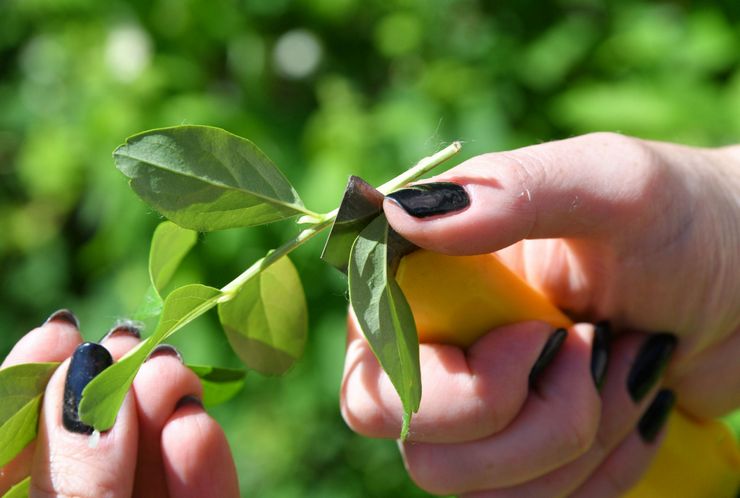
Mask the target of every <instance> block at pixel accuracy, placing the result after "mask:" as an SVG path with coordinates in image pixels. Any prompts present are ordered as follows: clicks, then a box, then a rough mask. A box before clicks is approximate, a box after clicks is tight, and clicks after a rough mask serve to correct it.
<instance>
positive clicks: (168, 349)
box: [146, 344, 185, 363]
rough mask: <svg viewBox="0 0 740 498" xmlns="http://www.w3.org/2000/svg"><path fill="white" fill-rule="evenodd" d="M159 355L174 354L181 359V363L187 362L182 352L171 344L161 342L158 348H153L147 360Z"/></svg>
mask: <svg viewBox="0 0 740 498" xmlns="http://www.w3.org/2000/svg"><path fill="white" fill-rule="evenodd" d="M157 356H173V357H175V358H177V359H178V360H180V363H185V362H184V361H183V359H182V355H181V354H180V352H179V351H178V350H177V349H176V348H175V346H172V345H170V344H159V345H158V346H157V347H156V348H154V349H152V352H151V353H149V356H147V358H146V361H149V360H151V359H152V358H156V357H157Z"/></svg>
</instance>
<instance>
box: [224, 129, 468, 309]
mask: <svg viewBox="0 0 740 498" xmlns="http://www.w3.org/2000/svg"><path fill="white" fill-rule="evenodd" d="M461 148H462V144H461V143H460V142H457V141H455V142H452V143H451V144H450V145H448V146H447V147H445V148H444V149H442V150H440V151H439V152H436V153H435V154H433V155H431V156H429V157H425V158H424V159H422V160H421V161H419V162H418V163H416V165H415V166H413V167H411V168H409V169H408V170H406V171H404V172H403V173H402V174H400V175H398V176H397V177H395V178H393V179H392V180H390V181H387V182H386V183H384V184H383V185H381V186H380V187H378V190H379V191H380V192H381V193H382V194H384V195H385V194H388V193H390V192H393V191H394V190H396V189H397V188H399V187H402V186H404V185H406V184H407V183H409V182H412V181H414V180H416V179H417V178H419V177H421V176H422V175H424V174H425V173H427V172H429V171H430V170H432V169H434V168H436V167H437V166H439V165H440V164H442V163H443V162H445V161H446V160H448V159H449V158H451V157H452V156H454V155H455V154H457V153H458V152H459V151H460V149H461ZM338 212H339V208H337V209H334V210H333V211H329V212H328V213H324V214H321V215H318V216H316V217H314V220H315V223H316V224H315V225H313V226H312V227H310V228H306V229H305V230H302V231H301V232H300V233H299V234H298V235H296V236H295V237H294V238H293V239H291V240H289V241H288V242H286V243H285V244H283V245H281V246H280V247H278V248H277V249H274V250H272V251H270V252H268V253H267V254H266V255H265V256H264V257H263V258H260V259H258V260H257V261H255V263H254V264H253V265H252V266H250V267H249V268H247V269H246V270H244V272H243V273H242V274H241V275H239V276H238V277H236V278H235V279H234V280H232V281H231V282H229V283H228V284H226V285H225V286H224V287H222V288H221V292H223V296H221V298H219V300H218V302H219V303H223V302H226V301H230V300H231V299H233V297H234V296H235V295H236V293H237V291H238V290H239V289H240V288H241V286H242V285H244V284H245V283H247V282H248V281H249V280H250V279H251V278H253V277H255V276H256V275H258V274H259V273H260V272H261V271H262V270H264V269H265V268H267V267H268V266H270V265H271V264H273V263H274V262H276V261H277V260H278V259H280V258H282V257H283V256H285V255H286V254H288V253H289V252H291V251H293V250H294V249H296V248H298V247H299V246H301V245H302V244H303V243H304V242H307V241H308V240H310V239H311V238H313V237H314V236H315V235H317V234H319V232H321V231H323V230H324V229H326V228H329V227H330V226H331V225H332V223H334V220H335V219H336V217H337V213H338ZM304 219H305V220H306V221H309V222H310V218H304Z"/></svg>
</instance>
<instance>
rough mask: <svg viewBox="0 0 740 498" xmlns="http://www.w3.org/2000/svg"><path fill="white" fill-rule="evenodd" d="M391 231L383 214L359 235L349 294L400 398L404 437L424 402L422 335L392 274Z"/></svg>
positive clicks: (353, 252) (355, 245) (352, 259)
mask: <svg viewBox="0 0 740 498" xmlns="http://www.w3.org/2000/svg"><path fill="white" fill-rule="evenodd" d="M388 230H389V228H388V222H387V221H386V219H385V215H380V216H378V217H377V218H376V219H375V220H374V221H373V222H372V223H370V224H369V225H368V226H367V228H365V229H364V230H363V231H362V233H361V234H360V236H359V237H357V240H356V241H355V243H354V245H353V246H352V253H351V254H350V263H349V272H348V275H349V299H350V304H351V305H352V309H353V310H354V312H355V315H357V321H358V322H359V324H360V328H361V329H362V332H363V333H364V334H365V337H366V338H367V340H368V343H369V344H370V347H371V348H372V350H373V353H375V356H376V357H377V358H378V361H379V362H380V364H381V366H382V367H383V370H385V372H386V373H387V374H388V377H389V378H390V380H391V382H392V383H393V386H394V387H395V388H396V391H398V394H399V396H400V397H401V402H402V404H403V409H404V412H405V415H404V419H403V429H402V433H401V438H402V439H403V438H405V436H406V434H407V432H408V427H409V424H410V421H411V414H412V413H414V412H416V411H417V410H418V409H419V403H420V402H421V369H420V365H419V339H418V338H417V335H416V325H415V324H414V317H413V315H412V314H411V308H410V307H409V304H408V302H407V301H406V298H405V297H404V295H403V292H402V291H401V289H400V288H399V287H398V284H397V283H396V281H395V279H394V277H393V276H392V275H389V271H390V269H389V259H388V252H389V251H388Z"/></svg>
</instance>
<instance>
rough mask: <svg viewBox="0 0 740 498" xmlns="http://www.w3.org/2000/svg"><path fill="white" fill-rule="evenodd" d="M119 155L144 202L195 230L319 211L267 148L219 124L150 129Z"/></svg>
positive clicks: (132, 139) (121, 165) (121, 148)
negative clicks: (305, 199)
mask: <svg viewBox="0 0 740 498" xmlns="http://www.w3.org/2000/svg"><path fill="white" fill-rule="evenodd" d="M113 157H114V159H115V161H116V167H117V168H118V169H119V170H120V171H121V172H122V173H123V174H124V175H126V176H127V177H128V178H129V179H130V184H131V188H132V189H133V190H134V191H135V192H136V193H137V194H138V195H139V196H140V197H141V198H142V199H143V200H144V201H145V202H147V203H148V204H149V205H151V206H152V207H153V208H154V209H156V210H157V211H159V212H160V213H161V214H163V215H164V216H165V217H167V218H169V219H170V220H172V221H174V222H175V223H177V224H178V225H180V226H182V227H185V228H190V229H192V230H198V231H203V232H207V231H212V230H221V229H224V228H234V227H247V226H255V225H261V224H264V223H270V222H273V221H279V220H283V219H286V218H290V217H291V216H294V215H297V214H308V215H313V214H315V213H311V212H310V211H309V210H307V209H306V208H305V207H304V205H303V202H302V201H301V199H300V198H299V197H298V193H297V192H296V191H295V189H294V188H293V186H292V185H291V184H290V182H288V180H287V179H286V178H285V176H284V175H283V173H282V172H281V171H280V170H279V169H278V168H277V166H275V165H274V164H273V163H272V161H270V159H269V158H268V157H267V156H266V155H265V154H264V153H263V152H262V151H261V150H259V149H258V148H257V147H256V146H255V145H254V144H253V143H252V142H250V141H249V140H247V139H244V138H241V137H237V136H236V135H232V134H231V133H228V132H226V131H224V130H222V129H219V128H213V127H209V126H176V127H172V128H161V129H157V130H150V131H146V132H144V133H140V134H138V135H134V136H133V137H130V138H129V139H127V140H126V143H125V144H123V145H121V146H119V147H118V148H117V149H116V150H115V151H114V152H113Z"/></svg>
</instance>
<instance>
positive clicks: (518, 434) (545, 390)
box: [403, 324, 600, 494]
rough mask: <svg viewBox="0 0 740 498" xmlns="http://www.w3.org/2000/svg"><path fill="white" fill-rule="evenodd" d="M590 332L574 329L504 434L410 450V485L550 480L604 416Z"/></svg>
mask: <svg viewBox="0 0 740 498" xmlns="http://www.w3.org/2000/svg"><path fill="white" fill-rule="evenodd" d="M591 329H592V326H591V325H587V324H579V325H576V326H574V327H572V328H571V329H570V330H569V333H568V338H567V339H566V341H565V343H564V344H563V346H562V348H561V350H560V351H559V352H558V355H557V356H556V357H555V359H554V360H553V362H552V364H551V365H550V366H549V367H548V370H547V371H546V372H544V374H543V376H542V378H541V379H540V380H539V382H538V383H537V386H538V387H537V389H536V390H534V391H532V392H531V393H530V396H529V397H528V399H527V402H526V403H525V405H524V407H523V408H522V410H521V412H520V413H519V414H518V415H517V417H516V419H515V420H514V421H513V422H512V423H511V424H510V425H509V426H508V427H507V428H506V429H505V430H503V431H502V432H500V433H498V434H495V435H493V436H491V437H487V438H483V439H480V440H477V441H472V442H467V443H461V444H447V445H441V444H426V443H421V444H420V443H405V444H404V445H403V453H404V458H405V461H406V466H407V468H408V470H409V473H410V475H411V477H412V479H413V480H414V481H415V482H416V483H417V484H419V486H420V487H422V488H423V489H426V490H428V491H430V492H432V493H439V494H456V493H462V492H470V491H476V490H485V489H491V488H499V487H506V486H512V485H514V484H519V483H522V482H525V481H528V480H531V479H534V478H535V477H538V476H540V475H543V474H546V473H547V472H550V471H552V470H554V469H555V468H557V467H559V466H560V465H562V464H563V463H566V462H569V461H572V460H574V459H576V458H577V457H579V456H580V455H582V454H583V453H584V452H585V451H587V450H588V448H589V447H591V445H592V444H593V441H594V437H595V435H596V431H597V428H598V426H599V415H600V401H599V398H598V393H597V390H596V387H595V384H594V381H593V379H592V377H591V372H590V359H591V339H592V330H591Z"/></svg>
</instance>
